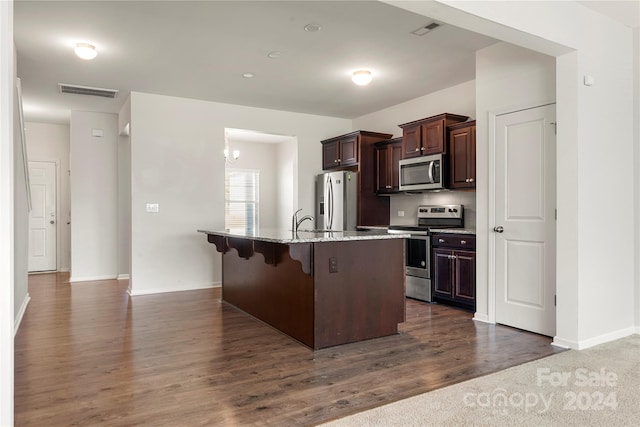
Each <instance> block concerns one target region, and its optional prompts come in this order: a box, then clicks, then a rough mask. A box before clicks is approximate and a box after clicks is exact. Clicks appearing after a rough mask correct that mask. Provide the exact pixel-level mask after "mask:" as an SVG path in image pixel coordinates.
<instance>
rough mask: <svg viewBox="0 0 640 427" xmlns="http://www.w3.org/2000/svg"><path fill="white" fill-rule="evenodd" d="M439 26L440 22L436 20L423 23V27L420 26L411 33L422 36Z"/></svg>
mask: <svg viewBox="0 0 640 427" xmlns="http://www.w3.org/2000/svg"><path fill="white" fill-rule="evenodd" d="M439 26H440V24H438V23H436V22H432V23H431V24H429V25H425V26H424V27H420V28H418V29H417V30H414V31H411V34H415V35H416V36H424V35H425V34H427V33H428V32H429V31H432V30H435V29H436V28H438V27H439Z"/></svg>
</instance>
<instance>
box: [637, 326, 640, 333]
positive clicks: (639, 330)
mask: <svg viewBox="0 0 640 427" xmlns="http://www.w3.org/2000/svg"><path fill="white" fill-rule="evenodd" d="M636 335H640V326H636Z"/></svg>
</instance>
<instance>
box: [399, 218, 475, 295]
mask: <svg viewBox="0 0 640 427" xmlns="http://www.w3.org/2000/svg"><path fill="white" fill-rule="evenodd" d="M463 226H464V206H463V205H425V206H418V224H416V225H390V226H389V233H409V234H411V238H409V239H407V240H406V242H407V243H406V245H407V249H406V253H405V261H406V266H407V268H406V271H407V273H406V274H407V277H406V283H407V296H408V297H409V298H415V299H418V300H421V301H428V302H431V301H433V298H432V291H431V230H434V229H443V228H462V227H463Z"/></svg>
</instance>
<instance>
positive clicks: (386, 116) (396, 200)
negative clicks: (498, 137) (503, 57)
mask: <svg viewBox="0 0 640 427" xmlns="http://www.w3.org/2000/svg"><path fill="white" fill-rule="evenodd" d="M440 113H453V114H460V115H463V116H468V117H469V120H472V119H474V118H475V117H476V84H475V81H473V80H471V81H468V82H465V83H461V84H459V85H456V86H452V87H449V88H446V89H443V90H440V91H438V92H434V93H430V94H428V95H425V96H421V97H419V98H416V99H413V100H411V101H408V102H404V103H402V104H398V105H394V106H393V107H389V108H385V109H384V110H380V111H376V112H374V113H371V114H367V115H365V116H362V117H358V118H356V119H354V120H353V128H354V129H363V130H375V131H376V132H385V133H391V134H393V136H394V137H399V136H402V129H401V128H399V127H398V125H400V124H403V123H408V122H411V121H414V120H419V119H422V118H425V117H430V116H435V115H436V114H440ZM390 197H391V200H390V206H389V209H390V217H389V221H390V223H391V224H402V225H407V224H415V223H417V221H418V206H419V205H422V204H439V203H452V204H462V205H464V206H465V227H467V228H472V229H473V228H475V224H476V218H475V215H476V201H475V193H474V192H464V191H451V192H442V193H433V192H432V193H428V192H427V193H424V194H422V195H416V194H411V195H405V194H394V195H392V196H390ZM399 211H401V212H404V216H399V215H398V212H399Z"/></svg>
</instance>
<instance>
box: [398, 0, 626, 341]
mask: <svg viewBox="0 0 640 427" xmlns="http://www.w3.org/2000/svg"><path fill="white" fill-rule="evenodd" d="M389 3H391V4H394V5H397V6H400V7H402V8H404V9H407V10H410V11H412V12H415V13H419V14H423V15H425V16H429V17H430V18H432V19H438V20H442V21H444V22H447V23H449V24H453V25H458V26H462V27H464V28H468V29H471V30H474V31H478V32H480V33H482V34H485V35H489V36H492V37H497V38H499V39H502V40H504V41H507V42H512V43H514V44H518V45H521V46H527V47H529V48H532V49H535V50H537V51H539V52H542V53H547V54H551V55H556V56H557V61H556V65H557V69H556V78H557V93H556V95H557V118H558V123H559V126H558V137H557V144H558V174H557V175H558V177H557V180H558V183H557V190H558V191H557V197H558V222H557V230H558V231H557V243H558V245H557V247H558V257H557V265H558V268H557V295H558V306H557V331H556V337H555V338H554V342H555V343H556V344H558V345H563V346H568V347H572V348H585V347H589V346H592V345H596V344H598V343H601V342H606V341H609V340H612V339H616V338H619V337H622V336H625V335H628V334H630V333H632V332H633V330H634V327H633V324H634V303H633V298H632V295H634V261H635V260H637V259H638V254H635V253H634V244H633V241H634V238H633V233H630V232H629V230H633V229H634V215H638V212H634V210H633V196H632V195H633V194H634V193H633V188H634V172H633V166H634V164H633V123H634V121H635V120H637V118H636V117H633V81H632V79H633V74H632V66H631V61H632V59H631V58H632V57H633V55H632V45H631V44H632V36H631V29H630V28H627V27H625V26H624V25H623V24H621V23H618V22H616V21H614V20H612V19H611V18H608V17H606V16H604V15H601V14H598V13H596V12H593V11H592V10H590V9H588V8H586V7H584V6H582V5H580V4H579V3H577V2H545V1H534V2H488V1H449V0H447V1H444V0H442V1H434V2H411V1H401V2H396V1H389ZM585 75H591V76H593V77H594V78H595V81H596V84H595V85H594V86H590V87H587V86H583V84H582V82H583V79H584V76H585ZM478 117H479V113H478ZM593 170H599V171H600V173H599V174H593ZM601 176H606V177H607V179H606V180H603V179H601ZM480 179H481V177H480V176H478V183H480ZM612 182H613V183H615V185H611V183H612ZM603 194H606V195H607V200H615V201H616V204H617V207H616V215H617V217H616V221H611V220H610V217H609V212H608V211H606V210H602V209H594V206H598V205H599V204H600V203H601V202H602V195H603ZM479 196H480V195H479V194H478V212H480V211H481V210H482V207H481V205H480V198H479ZM604 224H607V225H606V233H604V232H594V230H601V229H602V228H603V225H604ZM481 228H482V224H480V223H478V231H479V232H480V229H481ZM485 232H486V230H485ZM605 248H616V250H607V249H605ZM478 273H479V274H480V271H479V272H478ZM603 286H606V292H603Z"/></svg>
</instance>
